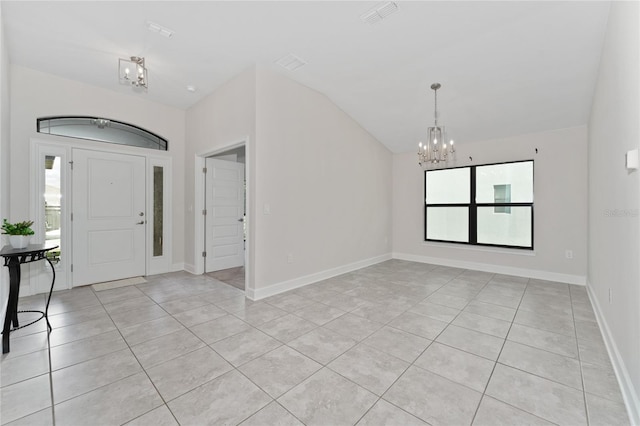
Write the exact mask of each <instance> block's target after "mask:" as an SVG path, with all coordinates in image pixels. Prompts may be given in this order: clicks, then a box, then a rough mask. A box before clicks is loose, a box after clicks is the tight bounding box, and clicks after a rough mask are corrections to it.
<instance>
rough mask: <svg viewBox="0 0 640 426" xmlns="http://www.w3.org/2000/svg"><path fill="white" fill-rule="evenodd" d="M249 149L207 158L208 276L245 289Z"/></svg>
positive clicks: (206, 245) (206, 241) (206, 251)
mask: <svg viewBox="0 0 640 426" xmlns="http://www.w3.org/2000/svg"><path fill="white" fill-rule="evenodd" d="M245 163H246V152H245V146H244V145H243V146H239V147H237V148H234V149H231V150H228V151H224V152H221V153H217V154H215V155H211V156H208V157H206V158H205V167H206V174H205V185H204V187H205V191H204V192H205V200H204V202H205V213H206V214H205V215H204V218H205V220H204V222H205V223H204V243H205V253H206V256H205V258H204V263H205V268H204V269H205V273H206V274H207V275H209V276H211V277H213V278H216V279H217V280H219V281H222V282H224V283H226V284H229V285H232V286H234V287H236V288H239V289H241V290H243V291H244V290H245V263H246V261H245V259H246V235H247V234H246V227H245V223H246V211H247V209H246V206H247V202H246V172H245V170H246V167H245Z"/></svg>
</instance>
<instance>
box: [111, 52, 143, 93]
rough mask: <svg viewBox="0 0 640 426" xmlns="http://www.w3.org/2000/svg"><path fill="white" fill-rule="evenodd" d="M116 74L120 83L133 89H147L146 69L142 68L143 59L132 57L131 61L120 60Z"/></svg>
mask: <svg viewBox="0 0 640 426" xmlns="http://www.w3.org/2000/svg"><path fill="white" fill-rule="evenodd" d="M118 74H119V77H120V82H121V83H123V84H130V85H132V86H133V87H142V88H144V89H147V88H148V86H147V69H146V68H145V66H144V58H140V57H138V56H132V57H131V59H120V61H119V62H118Z"/></svg>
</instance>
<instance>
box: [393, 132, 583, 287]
mask: <svg viewBox="0 0 640 426" xmlns="http://www.w3.org/2000/svg"><path fill="white" fill-rule="evenodd" d="M586 144H587V131H586V128H585V127H577V128H571V129H563V130H555V131H549V132H544V133H535V134H528V135H521V136H516V137H511V138H506V139H499V140H490V141H483V142H469V143H464V144H463V143H461V144H458V147H457V153H456V161H455V163H453V164H451V166H466V165H471V164H475V165H479V164H489V163H500V162H506V161H517V160H530V159H533V160H534V161H535V163H534V197H535V199H534V249H535V250H534V253H531V252H530V251H527V250H516V249H492V248H484V247H482V248H480V247H463V246H457V245H453V244H448V243H435V242H425V241H424V220H423V218H424V201H423V200H424V198H423V197H424V172H423V171H422V169H421V168H420V167H419V166H418V163H417V156H416V154H415V153H414V152H408V153H403V154H396V155H394V156H393V204H392V206H393V207H392V210H393V255H394V257H397V258H402V259H408V260H417V261H425V262H431V263H439V264H446V265H451V266H458V267H464V268H471V269H480V270H487V271H492V272H502V273H508V274H514V275H523V276H530V277H535V278H543V279H550V280H557V281H565V282H573V283H582V284H584V281H585V276H586V270H587V237H586V230H587V214H586V208H587V185H586V182H587V148H586V146H587V145H586ZM535 148H538V151H539V153H538V154H536V153H535ZM416 149H417V148H416ZM469 157H472V158H473V161H470V160H469ZM567 249H568V250H572V251H573V259H567V258H566V257H565V250H567Z"/></svg>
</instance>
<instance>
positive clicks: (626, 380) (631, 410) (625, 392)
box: [587, 283, 640, 425]
mask: <svg viewBox="0 0 640 426" xmlns="http://www.w3.org/2000/svg"><path fill="white" fill-rule="evenodd" d="M587 293H588V294H589V300H591V305H592V306H593V310H594V312H595V314H596V320H597V321H598V325H599V326H600V330H601V331H602V335H603V337H604V344H605V346H606V347H607V352H608V353H609V359H611V363H612V364H613V370H614V372H615V373H616V377H617V378H618V384H620V390H621V391H622V398H623V399H624V402H625V405H626V406H627V414H628V415H629V419H630V420H631V424H632V425H640V397H639V396H638V393H637V392H636V390H635V388H634V387H633V382H632V381H631V376H630V375H629V371H628V370H627V367H626V366H625V363H624V360H623V359H622V357H621V356H620V352H619V351H618V346H617V345H616V342H615V340H613V335H612V334H611V330H610V329H609V325H608V324H607V320H606V319H605V318H604V315H603V314H602V309H600V303H598V299H597V298H596V297H595V295H594V294H593V289H592V287H591V283H587Z"/></svg>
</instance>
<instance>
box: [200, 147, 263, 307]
mask: <svg viewBox="0 0 640 426" xmlns="http://www.w3.org/2000/svg"><path fill="white" fill-rule="evenodd" d="M241 146H244V150H245V151H244V152H245V181H246V190H245V191H246V193H245V198H246V203H247V207H246V212H245V214H246V219H245V225H246V230H247V234H246V235H247V239H246V241H245V262H244V272H245V276H244V280H245V283H244V291H245V296H248V295H250V294H252V293H253V286H252V284H251V282H252V281H251V279H250V277H251V276H252V272H253V271H252V264H251V261H250V260H251V256H250V255H249V254H250V250H251V247H252V244H253V229H252V227H251V223H252V217H251V212H252V197H251V194H252V191H253V187H252V185H251V177H252V176H251V167H250V164H252V161H253V151H252V150H251V144H250V143H249V136H246V137H244V138H243V139H241V140H238V141H235V142H230V143H228V144H225V145H222V146H220V147H217V148H212V149H209V150H206V151H202V152H198V153H196V155H195V163H194V164H195V167H194V173H195V175H194V176H195V185H194V202H193V207H194V208H193V215H194V224H195V229H194V238H193V244H194V245H193V253H194V262H193V263H194V265H193V266H194V269H195V270H194V271H193V273H195V274H197V275H202V274H204V273H205V268H204V257H203V256H202V252H203V251H205V249H206V248H205V239H204V233H205V226H204V221H205V215H204V214H202V212H203V210H204V208H205V196H206V194H205V174H204V173H203V169H204V168H205V166H206V163H205V159H206V158H207V157H211V156H213V155H217V154H221V153H223V152H225V151H230V150H232V149H235V148H239V147H241Z"/></svg>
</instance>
